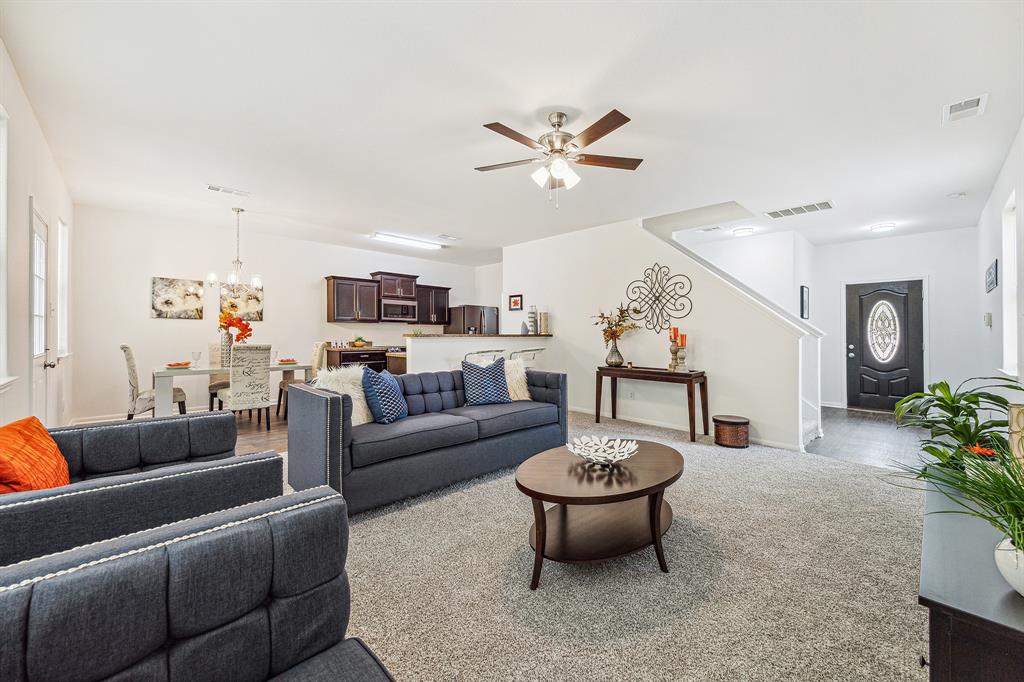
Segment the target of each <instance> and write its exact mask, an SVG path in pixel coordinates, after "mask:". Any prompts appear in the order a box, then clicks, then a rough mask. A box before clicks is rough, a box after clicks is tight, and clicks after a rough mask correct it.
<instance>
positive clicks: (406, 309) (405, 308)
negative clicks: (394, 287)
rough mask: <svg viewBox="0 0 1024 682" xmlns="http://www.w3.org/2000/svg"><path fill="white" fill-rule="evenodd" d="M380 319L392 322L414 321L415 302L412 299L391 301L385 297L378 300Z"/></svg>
mask: <svg viewBox="0 0 1024 682" xmlns="http://www.w3.org/2000/svg"><path fill="white" fill-rule="evenodd" d="M380 319H381V320H382V321H387V320H390V321H392V322H415V321H416V303H415V302H414V301H393V300H388V299H386V298H384V299H381V302H380Z"/></svg>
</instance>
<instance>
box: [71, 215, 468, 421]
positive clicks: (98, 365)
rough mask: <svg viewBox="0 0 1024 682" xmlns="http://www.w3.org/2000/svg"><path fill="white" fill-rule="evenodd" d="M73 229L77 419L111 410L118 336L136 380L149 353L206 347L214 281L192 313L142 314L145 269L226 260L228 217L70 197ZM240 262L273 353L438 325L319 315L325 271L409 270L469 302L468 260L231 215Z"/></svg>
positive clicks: (172, 269) (188, 386)
mask: <svg viewBox="0 0 1024 682" xmlns="http://www.w3.org/2000/svg"><path fill="white" fill-rule="evenodd" d="M75 220H76V230H77V235H76V236H77V238H76V239H75V240H74V248H73V260H74V262H75V269H74V277H73V284H74V285H75V286H74V296H73V308H74V309H75V311H76V313H77V314H76V315H75V318H74V321H73V324H72V327H71V342H72V347H73V348H74V350H75V357H76V362H75V386H76V390H75V392H74V400H73V407H72V413H73V416H74V418H75V419H77V420H84V419H87V418H94V417H99V416H108V415H114V416H116V415H121V414H122V413H123V412H125V408H126V403H127V397H126V396H127V392H128V385H127V384H128V382H127V377H126V371H125V363H124V357H123V355H122V354H121V351H120V350H119V345H120V344H122V343H127V344H129V345H131V346H132V347H133V348H134V350H135V355H136V358H137V360H138V364H139V373H140V378H141V382H142V384H143V387H144V388H148V387H150V386H151V385H152V384H151V378H150V372H151V369H152V367H153V366H154V365H157V364H161V363H164V362H170V361H173V360H187V359H190V355H189V354H190V353H191V352H192V351H201V352H202V353H203V357H204V359H205V358H206V357H207V343H208V342H210V341H215V340H216V339H217V314H218V309H217V307H218V303H217V295H216V292H209V291H207V292H206V294H205V303H206V310H205V315H204V319H203V320H167V319H153V318H151V317H150V304H149V301H150V278H151V277H154V276H157V277H181V278H194V279H203V278H204V277H205V275H206V273H208V272H209V271H210V270H211V269H213V270H216V271H218V272H220V273H222V276H224V273H226V272H227V271H228V269H229V268H230V266H231V260H232V259H233V258H234V249H235V245H234V233H235V231H234V224H233V220H232V216H231V215H230V214H228V215H226V216H225V217H224V221H223V222H222V223H218V224H215V225H189V224H184V225H183V224H182V223H181V221H179V220H177V219H173V218H168V217H161V216H155V215H147V214H141V213H132V212H125V211H115V210H110V209H105V208H97V207H93V206H76V208H75ZM241 255H242V260H243V261H244V263H245V272H248V273H259V274H260V275H261V276H262V277H263V283H264V287H265V301H264V317H265V320H264V321H263V322H255V323H253V324H254V334H253V338H252V342H255V343H261V342H262V343H271V344H273V345H274V346H275V348H277V349H279V352H280V353H281V354H282V357H283V356H284V355H286V354H287V355H293V356H296V357H298V358H300V359H305V358H306V357H307V356H308V355H309V354H310V353H311V352H312V347H313V343H314V342H315V341H317V340H325V339H329V340H342V341H345V340H351V339H352V338H353V337H355V336H356V335H361V336H364V337H366V338H367V339H368V340H370V341H373V342H374V343H375V344H377V345H399V344H403V345H404V339H403V337H402V334H404V333H407V332H410V331H411V330H412V329H423V330H424V331H426V332H440V331H441V330H442V327H439V326H430V325H425V326H417V325H406V324H398V323H379V324H357V323H351V324H329V323H327V322H326V305H327V303H326V284H325V282H324V276H326V275H343V276H344V275H348V276H355V277H369V273H370V272H372V271H374V270H378V269H380V270H394V271H397V272H407V273H411V274H417V275H420V280H419V281H421V282H422V283H424V284H437V285H444V286H450V287H452V291H451V303H452V305H459V304H460V303H475V302H476V298H477V297H476V292H475V272H474V268H473V267H470V266H463V265H452V264H447V263H438V262H434V261H428V260H423V259H419V258H410V257H404V256H396V255H393V254H386V253H380V252H375V251H367V250H361V249H353V248H348V247H344V246H336V245H331V244H323V243H314V242H306V241H300V240H295V239H288V238H285V237H279V236H272V235H266V234H260V233H255V232H252V231H246V229H245V222H244V219H243V222H242V254H241ZM177 385H178V386H180V387H182V388H184V389H185V391H186V393H187V395H188V404H189V406H190V407H203V406H206V405H207V404H208V403H207V401H208V393H207V392H206V382H205V380H203V379H201V378H190V379H182V380H178V382H177Z"/></svg>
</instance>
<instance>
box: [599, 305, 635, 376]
mask: <svg viewBox="0 0 1024 682" xmlns="http://www.w3.org/2000/svg"><path fill="white" fill-rule="evenodd" d="M634 312H635V313H639V312H640V311H639V310H636V311H634ZM594 318H595V319H596V320H597V322H595V323H594V326H596V327H601V328H602V329H601V336H602V337H604V345H605V348H608V347H609V344H611V347H610V350H609V351H608V357H607V358H605V364H606V365H608V366H609V367H622V363H623V359H622V353H620V352H619V344H618V341H619V339H621V338H622V336H623V335H624V334H626V333H628V332H631V331H634V330H637V329H639V328H640V327H638V326H637V324H636V323H635V322H633V321H632V320H630V319H629V311H628V310H626V307H625V306H623V305H622V304H621V303H619V307H618V309H617V310H616V311H615V312H614V313H612V314H610V315H608V314H605V313H603V312H601V311H598V313H597V315H595V316H594Z"/></svg>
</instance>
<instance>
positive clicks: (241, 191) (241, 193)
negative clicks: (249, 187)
mask: <svg viewBox="0 0 1024 682" xmlns="http://www.w3.org/2000/svg"><path fill="white" fill-rule="evenodd" d="M206 189H208V190H210V191H211V192H223V193H224V194H233V195H234V196H236V197H251V196H252V192H246V191H245V190H244V189H233V188H231V187H222V186H221V185H207V186H206Z"/></svg>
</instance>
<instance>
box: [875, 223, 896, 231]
mask: <svg viewBox="0 0 1024 682" xmlns="http://www.w3.org/2000/svg"><path fill="white" fill-rule="evenodd" d="M868 229H869V230H871V231H872V232H892V231H893V230H895V229H896V223H875V224H874V225H872V226H871V227H869V228H868Z"/></svg>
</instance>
